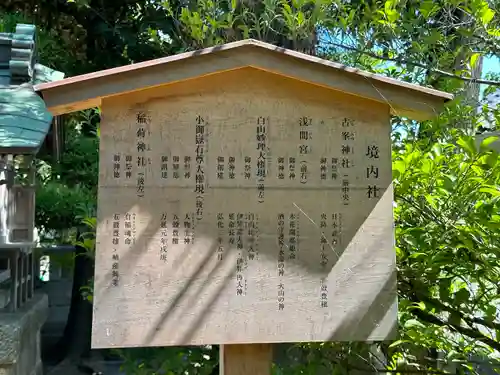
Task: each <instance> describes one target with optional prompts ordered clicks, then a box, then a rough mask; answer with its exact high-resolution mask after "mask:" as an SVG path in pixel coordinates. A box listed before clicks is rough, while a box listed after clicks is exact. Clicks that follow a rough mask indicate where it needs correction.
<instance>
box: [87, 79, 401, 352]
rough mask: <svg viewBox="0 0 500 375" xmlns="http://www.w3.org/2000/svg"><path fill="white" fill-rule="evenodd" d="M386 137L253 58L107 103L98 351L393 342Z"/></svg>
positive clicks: (333, 99) (372, 111)
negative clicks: (250, 65)
mask: <svg viewBox="0 0 500 375" xmlns="http://www.w3.org/2000/svg"><path fill="white" fill-rule="evenodd" d="M389 133H390V126H389V108H388V106H385V105H381V104H378V103H372V102H369V101H364V100H360V99H358V98H354V97H351V96H348V95H343V94H335V93H332V92H331V91H328V90H325V89H322V88H318V87H313V86H310V85H306V84H304V83H300V82H297V81H293V80H289V79H285V78H281V77H276V76H274V75H272V74H269V73H265V72H262V71H258V70H254V69H244V70H240V71H234V72H228V73H226V74H224V75H220V76H213V77H206V78H203V79H200V80H195V81H192V82H189V83H187V82H184V83H180V84H178V85H175V86H169V87H166V88H163V89H154V90H148V91H144V92H141V93H136V94H134V95H133V96H131V95H129V96H124V97H122V98H119V99H116V100H115V99H113V100H112V101H111V100H110V101H106V102H104V105H103V122H102V127H101V151H100V175H99V197H98V200H99V212H98V229H97V254H96V274H95V297H94V298H95V302H94V322H93V334H92V345H93V347H94V348H105V347H131V346H167V345H191V344H193V345H201V344H235V343H273V342H296V341H325V340H370V341H371V340H383V339H387V338H389V337H390V336H391V335H393V334H394V332H395V325H396V315H397V302H396V279H395V254H394V250H393V218H392V187H391V180H392V177H391V155H390V151H391V143H390V137H389Z"/></svg>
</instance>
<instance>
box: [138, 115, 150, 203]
mask: <svg viewBox="0 0 500 375" xmlns="http://www.w3.org/2000/svg"><path fill="white" fill-rule="evenodd" d="M136 122H137V131H136V136H137V196H138V197H140V198H142V197H144V186H145V179H146V166H147V165H148V164H149V160H148V157H147V155H146V150H148V149H149V144H148V143H147V137H146V135H149V130H147V128H146V127H147V125H148V124H149V118H148V116H147V115H146V114H145V113H144V112H138V113H137V115H136Z"/></svg>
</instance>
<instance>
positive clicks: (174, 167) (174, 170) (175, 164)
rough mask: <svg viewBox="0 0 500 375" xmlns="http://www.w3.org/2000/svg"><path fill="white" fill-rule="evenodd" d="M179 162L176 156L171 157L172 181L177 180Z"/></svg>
mask: <svg viewBox="0 0 500 375" xmlns="http://www.w3.org/2000/svg"><path fill="white" fill-rule="evenodd" d="M179 162H180V157H179V156H177V155H174V156H172V177H173V178H174V179H176V180H177V179H179Z"/></svg>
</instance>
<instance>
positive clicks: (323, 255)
mask: <svg viewBox="0 0 500 375" xmlns="http://www.w3.org/2000/svg"><path fill="white" fill-rule="evenodd" d="M326 222H327V215H326V214H325V213H322V214H321V220H320V222H319V228H320V231H321V232H320V233H321V237H320V249H321V250H320V262H319V263H320V264H321V267H325V266H326V265H327V263H328V257H327V253H326V251H327V245H328V240H327V238H326V233H325V231H326V230H327V223H326Z"/></svg>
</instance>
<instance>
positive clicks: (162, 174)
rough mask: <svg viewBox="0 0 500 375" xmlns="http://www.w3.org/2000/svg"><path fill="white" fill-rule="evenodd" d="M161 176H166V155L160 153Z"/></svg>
mask: <svg viewBox="0 0 500 375" xmlns="http://www.w3.org/2000/svg"><path fill="white" fill-rule="evenodd" d="M161 178H163V179H165V178H168V156H167V155H162V157H161Z"/></svg>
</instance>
